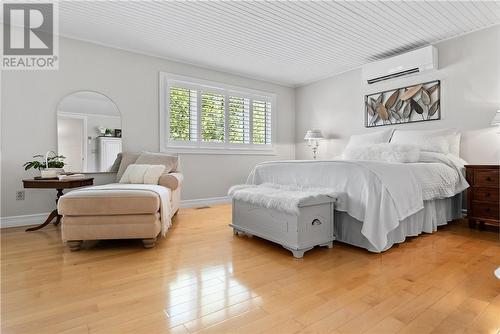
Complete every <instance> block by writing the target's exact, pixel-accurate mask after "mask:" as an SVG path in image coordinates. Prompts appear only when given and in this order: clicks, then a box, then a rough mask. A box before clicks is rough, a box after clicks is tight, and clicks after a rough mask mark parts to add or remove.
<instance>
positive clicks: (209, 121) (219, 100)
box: [201, 92, 225, 143]
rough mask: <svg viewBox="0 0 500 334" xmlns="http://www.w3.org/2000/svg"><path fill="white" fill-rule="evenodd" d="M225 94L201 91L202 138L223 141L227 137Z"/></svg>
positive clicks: (217, 141) (205, 140) (210, 140)
mask: <svg viewBox="0 0 500 334" xmlns="http://www.w3.org/2000/svg"><path fill="white" fill-rule="evenodd" d="M224 99H225V98H224V95H221V94H215V93H208V92H203V93H201V139H202V141H204V142H214V143H222V142H224V139H225V109H224Z"/></svg>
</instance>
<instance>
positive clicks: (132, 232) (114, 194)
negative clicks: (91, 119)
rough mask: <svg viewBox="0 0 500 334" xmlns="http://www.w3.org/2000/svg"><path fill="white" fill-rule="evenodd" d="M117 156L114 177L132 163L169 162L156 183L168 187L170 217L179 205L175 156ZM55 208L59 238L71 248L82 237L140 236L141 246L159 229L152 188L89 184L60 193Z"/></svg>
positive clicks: (77, 245)
mask: <svg viewBox="0 0 500 334" xmlns="http://www.w3.org/2000/svg"><path fill="white" fill-rule="evenodd" d="M120 158H121V162H120V164H119V169H118V172H117V181H119V180H120V178H121V176H122V175H123V173H124V171H125V170H126V168H127V167H128V165H130V164H132V163H136V162H137V163H141V164H167V165H169V166H168V168H167V169H168V171H169V172H168V173H165V174H163V175H162V176H161V177H160V179H159V181H158V184H159V185H161V186H164V187H166V188H169V189H170V212H169V213H167V214H169V215H170V217H172V216H173V215H174V214H175V213H176V212H177V210H178V209H179V201H180V193H181V188H182V180H183V175H182V174H181V173H180V172H179V163H178V158H177V157H173V156H167V155H162V154H158V153H143V154H142V155H141V154H139V153H122V154H121V157H120V156H119V159H120ZM170 158H172V159H170ZM58 210H59V213H60V214H61V215H62V216H63V218H62V227H61V235H62V239H63V241H65V242H66V243H67V244H68V246H69V247H70V249H71V250H78V249H79V248H80V245H81V243H82V241H83V240H103V239H142V241H143V244H144V247H145V248H151V247H154V245H155V243H156V239H157V237H158V235H159V234H160V231H161V229H162V222H161V221H160V198H159V196H158V195H157V194H155V193H154V192H148V191H137V190H134V189H115V190H113V189H106V190H98V189H93V188H92V187H90V188H87V189H86V190H85V191H74V192H69V193H68V194H66V195H64V196H62V197H61V198H60V199H59V203H58ZM164 214H165V213H164Z"/></svg>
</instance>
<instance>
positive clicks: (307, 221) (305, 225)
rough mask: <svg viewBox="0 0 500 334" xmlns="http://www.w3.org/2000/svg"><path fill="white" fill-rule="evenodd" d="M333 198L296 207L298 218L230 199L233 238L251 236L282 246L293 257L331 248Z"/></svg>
mask: <svg viewBox="0 0 500 334" xmlns="http://www.w3.org/2000/svg"><path fill="white" fill-rule="evenodd" d="M334 204H335V198H332V197H329V196H322V197H320V198H314V199H312V200H309V201H307V202H305V203H301V204H300V206H299V215H293V214H289V213H286V212H282V211H278V210H275V209H270V208H265V207H260V206H257V205H254V204H251V203H248V202H245V201H241V200H236V199H233V222H232V224H230V226H231V227H232V228H233V231H234V234H235V235H240V234H246V235H250V236H252V235H255V236H258V237H260V238H263V239H266V240H270V241H273V242H275V243H277V244H280V245H282V246H283V247H284V248H286V249H288V250H289V251H291V252H292V253H293V256H294V257H296V258H301V257H303V256H304V252H306V251H308V250H310V249H312V248H313V247H314V246H327V247H328V248H331V247H332V246H333V241H334V240H335V237H334V235H333V220H334V213H333V210H334Z"/></svg>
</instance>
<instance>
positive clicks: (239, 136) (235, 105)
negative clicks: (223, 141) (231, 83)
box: [228, 96, 250, 144]
mask: <svg viewBox="0 0 500 334" xmlns="http://www.w3.org/2000/svg"><path fill="white" fill-rule="evenodd" d="M228 101H229V102H228V109H229V115H228V118H229V122H228V123H229V125H228V135H229V142H230V143H233V144H250V100H249V99H247V98H244V97H235V96H229V98H228Z"/></svg>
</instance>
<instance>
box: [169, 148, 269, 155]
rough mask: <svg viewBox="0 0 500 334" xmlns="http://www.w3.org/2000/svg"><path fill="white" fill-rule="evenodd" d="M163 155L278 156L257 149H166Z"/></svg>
mask: <svg viewBox="0 0 500 334" xmlns="http://www.w3.org/2000/svg"><path fill="white" fill-rule="evenodd" d="M161 151H162V152H163V153H168V154H199V155H204V154H206V155H260V156H276V155H278V154H277V153H276V151H275V150H274V149H270V150H269V149H267V150H257V149H250V150H245V149H228V148H198V147H196V148H195V147H193V148H191V147H175V146H173V147H172V146H170V147H164V148H162V149H161Z"/></svg>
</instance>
